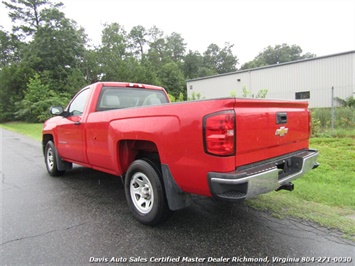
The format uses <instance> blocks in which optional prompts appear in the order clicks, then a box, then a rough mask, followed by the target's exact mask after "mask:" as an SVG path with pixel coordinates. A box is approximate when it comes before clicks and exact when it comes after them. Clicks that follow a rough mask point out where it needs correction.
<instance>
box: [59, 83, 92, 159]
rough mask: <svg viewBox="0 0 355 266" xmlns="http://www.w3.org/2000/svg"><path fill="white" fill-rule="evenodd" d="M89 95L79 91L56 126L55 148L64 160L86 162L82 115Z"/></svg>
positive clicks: (86, 91)
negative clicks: (56, 147)
mask: <svg viewBox="0 0 355 266" xmlns="http://www.w3.org/2000/svg"><path fill="white" fill-rule="evenodd" d="M89 95H90V90H89V89H84V90H82V91H80V92H79V93H78V94H77V95H76V96H75V98H74V99H73V100H72V101H71V103H70V104H69V106H68V107H67V110H66V112H65V116H64V117H63V119H62V121H61V123H59V124H58V125H57V131H58V134H57V136H58V145H57V146H58V151H59V154H60V156H61V157H62V158H63V159H64V160H69V161H74V162H82V163H85V162H86V156H85V147H86V145H85V132H84V130H85V123H84V121H83V120H84V119H83V113H84V110H85V107H86V102H87V99H88V96H89Z"/></svg>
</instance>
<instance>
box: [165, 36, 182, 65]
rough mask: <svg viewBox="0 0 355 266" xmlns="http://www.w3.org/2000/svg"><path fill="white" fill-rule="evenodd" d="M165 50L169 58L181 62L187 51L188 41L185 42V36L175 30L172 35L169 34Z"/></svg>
mask: <svg viewBox="0 0 355 266" xmlns="http://www.w3.org/2000/svg"><path fill="white" fill-rule="evenodd" d="M165 50H166V55H167V56H168V57H169V58H171V59H172V60H173V61H174V62H175V63H177V64H180V63H181V62H182V60H183V59H184V56H185V51H186V43H184V38H182V37H181V34H178V33H176V32H173V33H172V34H171V35H170V36H167V37H166V47H165Z"/></svg>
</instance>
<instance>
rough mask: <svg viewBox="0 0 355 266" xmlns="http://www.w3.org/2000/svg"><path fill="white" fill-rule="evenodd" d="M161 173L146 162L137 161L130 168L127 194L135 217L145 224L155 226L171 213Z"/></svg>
mask: <svg viewBox="0 0 355 266" xmlns="http://www.w3.org/2000/svg"><path fill="white" fill-rule="evenodd" d="M161 180H162V179H161V173H160V171H159V169H157V167H155V165H154V164H153V163H152V162H150V161H146V160H136V161H134V162H133V163H132V164H131V165H130V167H129V168H128V171H127V174H126V178H125V192H126V199H127V202H128V205H129V207H130V209H131V211H132V213H133V216H134V217H135V218H136V219H137V220H138V221H140V222H141V223H143V224H147V225H155V224H158V223H159V222H161V221H162V220H164V219H165V218H166V217H167V214H168V212H169V208H168V204H167V201H166V196H165V192H164V188H163V183H162V181H161Z"/></svg>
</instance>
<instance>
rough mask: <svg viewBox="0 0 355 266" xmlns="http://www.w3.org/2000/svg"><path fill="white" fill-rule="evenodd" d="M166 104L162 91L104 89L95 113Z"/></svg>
mask: <svg viewBox="0 0 355 266" xmlns="http://www.w3.org/2000/svg"><path fill="white" fill-rule="evenodd" d="M163 103H168V99H167V98H166V95H165V93H164V92H163V91H159V90H150V89H133V88H124V87H104V88H102V90H101V93H100V97H99V101H98V104H97V107H96V110H97V111H105V110H113V109H122V108H130V107H137V106H146V105H159V104H163Z"/></svg>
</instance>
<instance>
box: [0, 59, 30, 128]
mask: <svg viewBox="0 0 355 266" xmlns="http://www.w3.org/2000/svg"><path fill="white" fill-rule="evenodd" d="M33 74H34V71H33V69H31V68H30V67H29V66H28V65H27V64H26V63H23V62H21V63H12V64H10V65H8V66H5V67H3V68H2V69H0V84H1V85H0V86H1V89H0V122H6V121H11V120H14V119H15V115H14V113H15V112H16V106H15V103H16V102H18V101H20V100H21V99H22V98H23V96H24V91H25V90H26V83H27V81H28V79H29V77H31V76H32V75H33Z"/></svg>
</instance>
